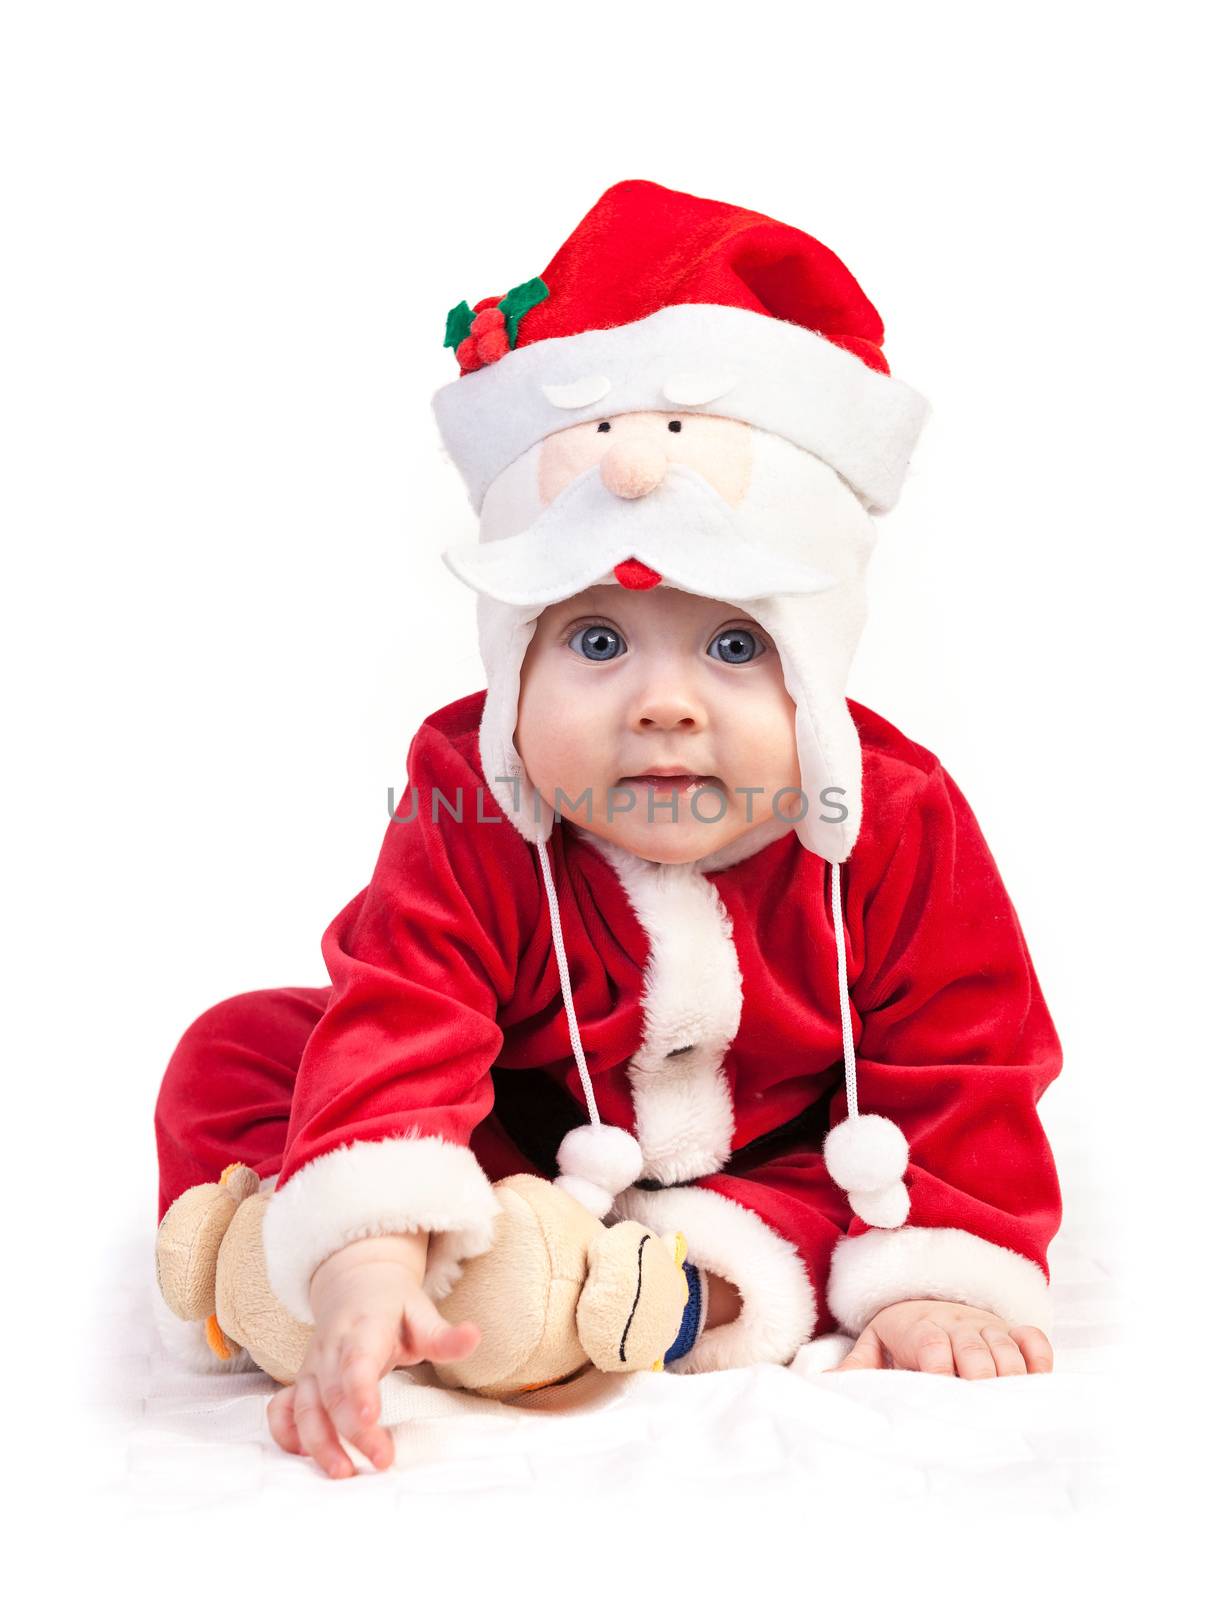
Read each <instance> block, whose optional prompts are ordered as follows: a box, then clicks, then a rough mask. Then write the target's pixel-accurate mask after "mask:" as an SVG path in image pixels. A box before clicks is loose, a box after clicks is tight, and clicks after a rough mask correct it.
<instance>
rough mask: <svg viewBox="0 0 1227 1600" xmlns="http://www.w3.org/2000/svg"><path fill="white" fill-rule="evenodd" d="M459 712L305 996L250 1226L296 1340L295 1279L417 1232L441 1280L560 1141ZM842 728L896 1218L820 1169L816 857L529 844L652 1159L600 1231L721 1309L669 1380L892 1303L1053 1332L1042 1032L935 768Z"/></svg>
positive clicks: (854, 926) (861, 957) (443, 730)
mask: <svg viewBox="0 0 1227 1600" xmlns="http://www.w3.org/2000/svg"><path fill="white" fill-rule="evenodd" d="M484 698H485V695H484V691H483V692H481V693H478V694H474V695H470V696H468V697H466V698H465V699H462V700H459V701H456V702H455V703H454V704H452V705H449V706H445V707H443V708H442V709H440V710H439V711H436V712H435V713H433V714H432V715H431V716H430V717H428V718H427V719H426V721H425V722H424V723H423V725H422V727H421V728H420V729H419V731H418V733H417V734H416V735H415V737H414V740H413V743H412V745H411V747H410V750H409V757H408V778H409V784H408V787H407V789H406V791H405V794H404V796H403V797H402V799H401V801H400V804H399V806H398V816H399V817H401V818H405V819H408V818H411V817H413V820H403V821H396V820H394V821H392V822H391V823H390V824H389V827H388V831H387V836H386V839H385V841H384V846H383V849H382V852H381V854H380V856H379V860H378V862H377V864H376V867H375V872H374V875H373V877H372V880H371V882H370V885H369V886H368V887H367V888H366V889H364V890H363V891H362V893H361V894H359V895H358V896H357V897H356V898H355V899H354V900H353V901H351V902H350V904H349V905H348V906H346V907H345V909H344V910H343V911H342V912H341V913H340V915H339V916H338V917H337V918H336V919H335V921H334V922H333V923H332V924H331V926H330V927H329V928H328V930H327V932H326V934H325V937H324V946H323V948H324V955H325V959H326V961H327V965H328V970H329V973H330V976H331V979H332V984H333V991H332V998H331V1001H330V1003H329V1005H328V1007H327V1009H326V1011H325V1012H324V1015H323V1017H322V1018H321V1020H320V1022H319V1024H318V1026H317V1027H316V1028H315V1030H314V1032H313V1034H312V1035H311V1038H310V1040H309V1041H308V1044H307V1047H306V1051H305V1054H304V1056H303V1059H302V1063H301V1066H300V1068H299V1071H298V1077H297V1084H296V1088H295V1091H294V1100H293V1106H292V1112H291V1119H290V1126H289V1132H288V1138H287V1147H286V1152H285V1158H284V1163H283V1166H282V1170H281V1173H280V1176H279V1179H278V1183H277V1188H276V1191H275V1193H274V1195H273V1197H272V1200H271V1202H270V1206H269V1211H268V1216H267V1220H266V1228H265V1245H266V1252H267V1255H268V1264H269V1272H270V1278H271V1281H272V1283H273V1287H274V1289H275V1290H276V1291H277V1293H278V1294H279V1295H280V1297H281V1298H282V1299H283V1300H285V1302H286V1303H287V1305H289V1306H290V1308H291V1309H292V1310H294V1311H295V1313H296V1314H297V1315H299V1316H300V1317H303V1318H304V1320H308V1319H309V1301H308V1299H307V1286H308V1284H309V1282H310V1277H311V1273H312V1272H313V1271H314V1269H315V1267H316V1266H317V1265H318V1264H319V1262H320V1261H322V1260H323V1259H325V1257H326V1256H327V1255H329V1254H331V1253H332V1251H333V1250H335V1249H338V1248H340V1246H341V1245H342V1244H344V1243H346V1242H347V1241H348V1240H350V1239H354V1238H358V1237H362V1236H364V1235H365V1234H371V1233H377V1232H388V1231H394V1230H399V1229H402V1228H406V1227H424V1228H428V1229H429V1230H430V1231H431V1233H432V1241H431V1253H430V1257H429V1261H428V1276H427V1287H428V1289H430V1290H431V1291H432V1292H435V1293H441V1292H443V1291H445V1290H446V1288H447V1287H449V1286H450V1284H451V1283H452V1282H454V1281H455V1278H456V1276H457V1275H458V1273H459V1271H460V1268H461V1263H462V1262H463V1260H464V1259H465V1258H466V1257H467V1256H469V1255H472V1254H474V1253H475V1252H476V1251H478V1250H480V1249H484V1248H485V1246H486V1244H488V1242H489V1239H490V1228H491V1224H492V1219H493V1216H494V1214H495V1206H494V1199H493V1196H492V1194H491V1192H490V1180H491V1179H497V1178H498V1177H499V1176H502V1175H503V1174H504V1173H505V1172H508V1171H513V1170H524V1169H529V1170H541V1171H543V1172H545V1174H546V1175H547V1176H552V1175H553V1170H552V1169H551V1168H550V1167H549V1166H548V1165H547V1164H546V1163H547V1161H548V1152H549V1150H550V1149H551V1148H554V1147H556V1143H557V1138H558V1136H559V1135H560V1134H561V1132H564V1131H565V1129H566V1126H569V1125H571V1123H575V1122H579V1121H581V1120H584V1115H585V1114H584V1101H583V1091H582V1087H581V1084H580V1080H579V1075H578V1072H577V1070H576V1067H575V1064H574V1061H573V1058H572V1051H571V1045H570V1040H569V1034H568V1028H567V1019H566V1015H565V1012H564V1008H563V1002H562V995H561V989H560V982H559V973H558V967H557V962H556V959H555V954H554V949H553V945H552V941H551V934H550V923H549V914H548V908H547V903H546V898H545V894H544V890H543V884H542V877H541V872H540V866H539V863H538V861H537V857H536V851H535V849H534V848H533V847H532V846H531V845H529V844H528V843H527V842H526V841H525V840H524V838H523V837H522V836H521V835H520V834H519V833H518V832H517V830H516V829H515V827H514V826H513V825H512V824H511V822H510V821H509V820H508V819H507V818H506V817H505V816H504V815H503V814H502V812H501V811H500V810H499V808H498V805H497V802H496V799H495V797H494V795H493V793H492V792H491V790H490V789H489V787H488V785H486V783H485V779H484V776H483V774H482V770H481V765H480V761H479V757H478V748H477V732H478V726H479V723H480V719H481V712H482V706H483V703H484ZM851 709H852V712H853V716H854V719H855V721H856V725H857V728H858V731H859V734H860V738H861V743H862V748H863V756H864V778H863V784H864V797H865V808H864V822H863V824H862V828H861V833H860V836H859V838H858V841H857V844H856V847H855V849H854V851H853V853H852V856H851V858H850V860H849V861H848V862H847V863H846V864H845V867H844V869H843V898H844V919H845V927H846V930H847V941H848V963H849V985H850V992H851V997H852V1004H853V1008H854V1033H855V1039H856V1045H857V1054H858V1082H859V1096H860V1109H861V1110H862V1111H863V1112H880V1113H883V1114H884V1115H886V1116H888V1117H890V1118H892V1119H893V1120H894V1121H895V1122H897V1123H898V1124H899V1126H900V1127H901V1128H902V1130H903V1132H904V1134H905V1135H906V1136H907V1139H908V1143H909V1146H910V1164H909V1166H908V1169H907V1172H906V1174H905V1179H904V1181H905V1183H906V1185H907V1187H908V1190H909V1194H910V1202H911V1204H910V1212H909V1216H908V1221H907V1224H906V1226H904V1227H901V1228H897V1229H889V1230H887V1229H876V1228H870V1227H868V1226H867V1225H866V1224H865V1223H863V1222H862V1221H861V1220H860V1218H858V1217H856V1216H855V1215H853V1214H852V1213H851V1212H850V1210H849V1207H848V1202H847V1198H846V1196H845V1195H844V1193H843V1191H842V1190H840V1189H839V1188H838V1187H837V1186H836V1185H835V1184H834V1183H833V1182H832V1180H831V1179H830V1177H829V1176H828V1174H827V1172H826V1170H825V1166H824V1163H823V1160H822V1156H821V1144H822V1138H823V1134H824V1132H825V1130H826V1128H827V1127H829V1126H830V1125H831V1124H832V1123H834V1122H838V1121H840V1120H841V1119H842V1118H843V1117H844V1116H845V1114H846V1112H845V1098H844V1090H843V1065H842V1052H841V1035H840V1022H839V1000H838V988H837V979H836V956H835V937H834V930H833V927H832V923H831V916H830V893H829V873H830V868H829V867H828V865H827V864H826V863H825V862H824V861H823V860H822V859H821V858H820V857H818V856H816V855H814V854H812V853H811V852H809V851H807V850H805V849H804V848H803V847H802V846H801V844H800V843H799V841H798V839H797V837H796V835H795V833H793V832H791V831H789V832H788V833H787V834H786V835H785V836H784V837H783V838H780V839H777V840H776V841H775V842H774V843H770V844H767V845H765V846H763V847H762V848H761V849H760V850H758V851H757V853H755V854H752V855H749V856H748V857H746V858H745V859H743V860H740V861H738V862H736V863H735V864H733V865H731V866H728V867H725V868H723V869H721V870H716V871H712V872H710V873H703V872H696V871H694V870H693V869H691V870H689V871H687V869H685V868H680V869H679V868H670V869H667V870H668V872H669V873H671V874H672V875H673V879H674V881H675V890H674V892H672V893H669V894H662V893H661V891H660V889H659V887H658V886H657V885H658V882H659V880H658V879H657V877H656V876H655V872H656V869H655V868H654V866H652V865H651V864H647V863H643V862H642V861H639V860H638V859H637V858H634V857H631V856H629V854H628V853H627V852H622V851H618V850H617V849H616V848H611V847H604V846H603V845H602V844H601V843H600V842H598V841H596V840H595V838H594V836H593V835H591V834H587V833H585V832H584V830H583V829H582V828H579V827H577V826H576V825H575V824H574V823H573V822H571V821H569V820H562V821H561V822H560V823H559V825H556V826H555V828H554V830H553V832H552V834H551V836H550V839H549V842H548V846H547V848H548V850H549V857H550V863H551V866H552V869H553V876H554V881H555V884H556V886H557V894H558V901H559V912H560V916H561V920H562V928H563V937H564V943H565V949H566V953H567V957H568V963H569V967H570V973H571V982H572V988H573V994H574V1003H575V1009H576V1014H577V1018H578V1022H579V1028H580V1034H581V1037H582V1040H583V1044H584V1048H585V1051H586V1054H587V1059H588V1065H589V1070H590V1072H591V1074H592V1079H593V1084H594V1088H595V1094H596V1099H597V1103H598V1105H599V1108H600V1115H601V1117H602V1120H604V1121H605V1122H612V1123H616V1124H618V1125H620V1126H621V1127H624V1128H627V1129H629V1130H631V1131H633V1132H635V1133H636V1134H637V1136H638V1137H639V1140H640V1143H641V1144H642V1145H643V1147H644V1150H645V1155H646V1156H647V1167H646V1169H645V1170H646V1174H647V1179H646V1184H644V1185H640V1186H636V1187H633V1188H631V1189H628V1190H626V1191H624V1192H623V1194H622V1195H621V1196H619V1197H618V1199H617V1201H616V1204H615V1211H616V1214H617V1215H618V1216H635V1217H637V1218H639V1219H640V1220H642V1221H643V1222H644V1223H646V1224H647V1225H648V1226H650V1227H653V1228H656V1229H659V1230H662V1231H663V1230H665V1229H668V1228H680V1229H681V1230H682V1232H683V1233H684V1234H685V1236H686V1239H687V1243H688V1247H689V1250H690V1254H691V1258H692V1259H694V1260H696V1261H697V1262H698V1263H699V1264H700V1265H702V1266H706V1267H708V1268H709V1269H710V1270H712V1271H715V1272H717V1273H719V1274H720V1275H721V1276H724V1277H726V1278H728V1279H729V1280H730V1281H731V1282H733V1283H734V1284H736V1285H737V1287H738V1289H739V1291H740V1293H741V1296H742V1301H743V1310H742V1313H741V1315H740V1316H739V1318H738V1319H737V1320H736V1321H735V1322H733V1323H731V1324H728V1325H727V1326H725V1327H722V1328H715V1329H710V1330H708V1331H706V1332H705V1333H704V1334H703V1335H702V1336H701V1337H700V1339H699V1341H698V1342H697V1343H696V1345H695V1347H694V1349H693V1350H692V1351H691V1352H690V1354H689V1355H688V1356H687V1357H684V1358H683V1359H682V1361H681V1362H679V1363H677V1364H676V1365H677V1366H678V1367H679V1368H681V1369H682V1370H696V1371H697V1370H709V1369H711V1368H715V1367H722V1366H730V1365H741V1364H744V1363H745V1362H747V1361H753V1360H759V1359H764V1360H777V1361H783V1360H787V1359H789V1358H790V1357H791V1355H792V1354H793V1353H794V1352H795V1350H796V1349H797V1348H798V1347H799V1346H800V1344H802V1343H804V1342H805V1341H806V1340H808V1339H810V1338H811V1337H813V1336H814V1335H815V1334H817V1333H822V1332H825V1331H829V1330H831V1329H834V1328H836V1327H839V1328H842V1329H844V1330H845V1331H847V1332H850V1333H857V1332H859V1331H860V1329H861V1328H862V1327H863V1326H864V1325H865V1323H866V1322H868V1321H869V1320H870V1318H871V1317H872V1316H873V1315H874V1314H875V1313H876V1311H877V1310H879V1309H881V1307H882V1306H884V1305H887V1304H890V1303H891V1302H892V1301H895V1300H900V1299H909V1298H918V1297H923V1298H941V1299H954V1300H961V1301H964V1302H967V1303H970V1304H975V1305H979V1306H983V1307H985V1308H986V1309H988V1310H991V1311H995V1312H997V1313H998V1314H999V1315H1002V1316H1005V1317H1007V1318H1008V1319H1009V1320H1010V1321H1011V1323H1012V1324H1017V1323H1020V1322H1024V1323H1030V1324H1034V1325H1037V1326H1040V1327H1044V1328H1046V1329H1049V1328H1050V1314H1049V1303H1048V1289H1047V1266H1046V1251H1047V1247H1048V1245H1049V1243H1050V1241H1051V1239H1052V1237H1053V1235H1054V1233H1055V1232H1056V1229H1057V1226H1058V1224H1059V1222H1060V1215H1061V1201H1060V1191H1059V1187H1058V1182H1057V1175H1056V1171H1055V1168H1054V1164H1053V1159H1052V1154H1051V1151H1050V1149H1049V1146H1048V1143H1047V1140H1046V1138H1045V1136H1044V1132H1043V1129H1042V1127H1041V1124H1040V1121H1039V1117H1038V1114H1037V1110H1036V1102H1037V1100H1038V1099H1039V1096H1040V1095H1041V1094H1042V1092H1043V1090H1044V1089H1045V1088H1046V1086H1047V1085H1048V1084H1049V1083H1050V1082H1051V1081H1052V1080H1053V1078H1054V1077H1055V1076H1056V1074H1057V1072H1058V1071H1059V1070H1060V1049H1059V1045H1058V1041H1057V1038H1056V1034H1055V1032H1054V1029H1053V1025H1052V1021H1051V1019H1050V1017H1049V1014H1048V1011H1047V1008H1046V1006H1045V1004H1044V1001H1043V998H1042V996H1041V994H1040V990H1039V985H1038V983H1037V981H1036V977H1035V973H1034V971H1033V969H1032V964H1031V960H1030V957H1029V955H1028V952H1027V948H1026V944H1025V942H1024V940H1023V936H1022V932H1021V930H1020V928H1019V925H1018V920H1017V917H1016V915H1015V913H1014V909H1013V907H1012V906H1011V904H1010V901H1009V898H1008V896H1007V894H1006V892H1005V889H1004V887H1003V886H1002V883H1001V880H1000V877H999V875H998V872H997V869H996V865H995V863H994V861H993V858H992V856H991V855H990V853H989V850H988V847H987V845H986V844H985V842H984V839H983V837H982V836H981V833H980V830H979V828H978V826H977V824H976V821H975V818H974V817H973V815H972V813H971V811H970V810H969V808H968V806H967V803H966V801H965V800H964V799H963V796H962V795H961V794H960V793H959V791H958V789H957V788H956V787H955V785H954V784H953V783H952V781H951V780H950V778H949V777H948V776H947V774H946V773H945V772H944V771H943V769H942V767H941V765H940V763H939V762H938V761H937V760H936V759H935V757H933V756H932V755H931V754H929V752H928V751H926V750H924V749H922V748H921V747H920V746H918V745H915V744H913V743H912V742H911V741H910V740H908V739H906V738H905V737H904V736H903V735H902V734H901V733H899V732H898V730H897V729H895V728H893V727H892V726H891V725H890V724H889V723H887V722H885V721H884V720H883V719H882V718H881V717H878V716H876V715H875V714H874V713H873V712H871V711H868V710H866V709H864V708H863V707H860V706H857V705H855V704H854V705H852V708H851ZM415 792H416V817H414V806H415V800H414V795H415ZM439 795H441V796H442V797H443V799H442V800H438V798H437V797H438V796H439ZM458 798H459V809H460V810H461V818H460V819H459V820H457V819H456V818H454V817H453V815H452V814H451V813H452V812H453V811H455V810H457V808H458ZM432 807H433V809H434V810H435V813H436V818H435V820H432V816H431V813H432ZM449 808H450V809H449ZM679 1039H681V1040H684V1041H685V1043H684V1045H679V1044H677V1043H676V1042H675V1043H674V1044H673V1046H672V1053H671V1054H670V1052H668V1051H665V1050H664V1049H663V1048H662V1046H661V1041H662V1040H666V1042H667V1041H677V1040H679ZM492 1069H493V1070H492ZM524 1069H536V1071H535V1072H533V1073H529V1074H526V1075H525V1076H523V1077H517V1076H516V1074H517V1073H522V1072H523V1071H524ZM496 1083H497V1084H500V1085H501V1086H502V1088H501V1089H500V1091H499V1096H498V1105H497V1107H496ZM526 1085H527V1086H528V1087H527V1088H526V1087H525V1086H526ZM517 1089H518V1090H519V1092H518V1093H517V1092H516V1091H517ZM560 1116H561V1118H562V1122H561V1123H559V1121H558V1118H559V1117H560Z"/></svg>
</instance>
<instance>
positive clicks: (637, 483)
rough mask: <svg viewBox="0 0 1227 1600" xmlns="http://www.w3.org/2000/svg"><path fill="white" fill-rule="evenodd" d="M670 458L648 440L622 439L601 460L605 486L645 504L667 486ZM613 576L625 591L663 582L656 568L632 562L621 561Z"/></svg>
mask: <svg viewBox="0 0 1227 1600" xmlns="http://www.w3.org/2000/svg"><path fill="white" fill-rule="evenodd" d="M668 470H669V458H668V456H667V455H666V454H665V452H664V450H663V449H662V448H661V446H660V444H659V443H658V442H657V441H655V440H653V439H647V438H639V439H635V438H632V439H627V440H622V439H619V440H618V442H617V443H616V444H614V445H611V446H610V448H609V449H608V450H607V451H606V453H605V454H604V456H602V458H601V482H602V483H603V484H604V485H605V487H606V488H607V489H608V490H609V492H610V494H616V495H618V496H620V498H621V499H623V500H641V499H642V498H643V496H644V495H645V494H651V492H652V490H653V489H656V488H658V487H659V486H660V484H662V483H663V482H664V478H665V473H666V472H668ZM613 575H614V577H615V578H617V580H618V582H619V583H620V584H621V585H622V587H623V588H624V589H652V588H655V586H656V585H657V584H658V583H659V582H660V581H661V579H660V573H659V572H657V571H656V570H655V568H654V567H649V566H646V565H645V564H644V563H643V562H642V561H639V560H637V559H635V558H634V557H632V558H631V560H629V561H619V562H618V564H617V566H615V567H614V569H613Z"/></svg>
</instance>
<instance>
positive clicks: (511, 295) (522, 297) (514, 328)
mask: <svg viewBox="0 0 1227 1600" xmlns="http://www.w3.org/2000/svg"><path fill="white" fill-rule="evenodd" d="M549 292H550V291H549V290H548V289H547V288H546V285H545V280H544V278H529V280H528V282H527V283H517V284H516V286H515V288H514V289H508V291H507V293H506V294H505V295H504V296H503V298H502V299H501V300H500V301H499V303H498V308H499V310H500V311H501V312H502V313H503V321H504V323H505V324H506V327H507V343H508V344H509V345H510V346H511V348H512V349H513V350H514V349H515V346H516V335H517V334H518V333H519V331H520V318H521V317H522V316H523V315H524V314H525V312H527V311H531V310H532V308H533V307H534V306H539V305H540V304H541V302H542V301H543V300H545V299H547V298H548V296H549Z"/></svg>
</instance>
